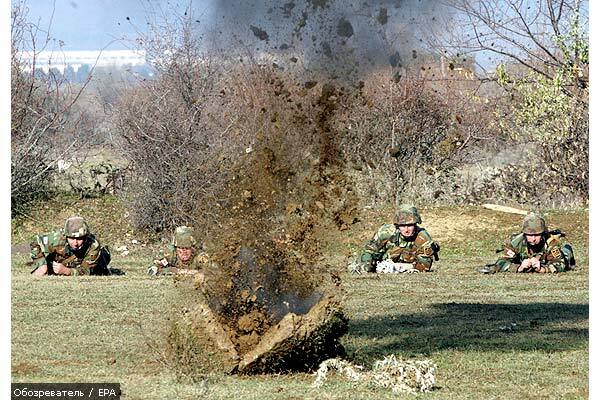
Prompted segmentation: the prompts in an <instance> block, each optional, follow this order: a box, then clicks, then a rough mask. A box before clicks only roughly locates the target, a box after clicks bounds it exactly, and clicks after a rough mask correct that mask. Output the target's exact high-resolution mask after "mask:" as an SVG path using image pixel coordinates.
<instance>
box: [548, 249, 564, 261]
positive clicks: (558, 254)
mask: <svg viewBox="0 0 600 400" xmlns="http://www.w3.org/2000/svg"><path fill="white" fill-rule="evenodd" d="M550 254H552V257H554V258H556V259H557V258H560V257H561V255H562V254H561V252H560V249H559V248H558V247H553V248H552V250H550Z"/></svg>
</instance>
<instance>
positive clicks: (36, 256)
mask: <svg viewBox="0 0 600 400" xmlns="http://www.w3.org/2000/svg"><path fill="white" fill-rule="evenodd" d="M42 246H43V236H35V237H34V238H33V240H32V241H31V243H30V244H29V247H30V248H31V253H30V255H31V260H32V262H33V266H34V271H35V270H36V269H38V268H39V267H41V266H42V265H44V264H46V255H45V254H44V251H43V249H42Z"/></svg>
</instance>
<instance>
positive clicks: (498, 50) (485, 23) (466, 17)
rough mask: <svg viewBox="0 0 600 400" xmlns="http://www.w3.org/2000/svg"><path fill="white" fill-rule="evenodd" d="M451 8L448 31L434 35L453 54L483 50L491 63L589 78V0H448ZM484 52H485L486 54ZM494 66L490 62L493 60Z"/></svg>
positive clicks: (444, 50) (580, 81)
mask: <svg viewBox="0 0 600 400" xmlns="http://www.w3.org/2000/svg"><path fill="white" fill-rule="evenodd" d="M445 3H446V5H447V6H448V7H449V9H450V10H452V11H453V12H452V13H449V14H448V18H449V20H447V21H446V23H445V24H444V26H446V27H449V29H446V32H444V34H443V35H440V34H439V33H440V32H438V35H437V38H435V39H434V38H430V42H431V43H432V44H434V45H435V46H436V47H437V48H438V49H439V50H440V51H441V52H442V53H444V54H446V55H447V56H448V57H450V58H451V57H454V56H455V55H459V56H460V55H462V54H476V53H477V54H480V57H478V59H479V62H480V64H481V62H482V61H483V60H484V59H485V58H487V59H488V61H487V62H491V64H495V63H498V62H500V61H508V62H510V63H512V64H517V65H520V66H521V67H522V68H524V70H525V71H534V72H536V73H537V74H540V75H542V76H544V77H546V78H548V79H553V78H554V77H555V75H556V71H557V70H559V69H565V68H566V69H570V70H574V72H575V73H574V77H575V83H576V84H577V86H579V87H587V84H588V78H589V77H588V63H589V60H588V46H587V41H588V39H587V32H588V2H587V1H581V0H543V1H542V0H540V1H524V0H478V1H472V0H446V2H445ZM482 54H483V55H484V57H482V56H481V55H482ZM488 67H489V66H488Z"/></svg>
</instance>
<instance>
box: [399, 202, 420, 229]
mask: <svg viewBox="0 0 600 400" xmlns="http://www.w3.org/2000/svg"><path fill="white" fill-rule="evenodd" d="M394 223H395V224H396V225H412V224H420V223H421V216H420V215H419V212H418V211H417V207H415V206H412V205H409V204H402V205H401V206H400V207H399V208H398V210H397V211H396V218H395V219H394Z"/></svg>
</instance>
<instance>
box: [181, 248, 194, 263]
mask: <svg viewBox="0 0 600 400" xmlns="http://www.w3.org/2000/svg"><path fill="white" fill-rule="evenodd" d="M192 252H193V250H192V248H191V247H178V248H177V258H179V259H180V260H181V261H189V260H190V258H192Z"/></svg>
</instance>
